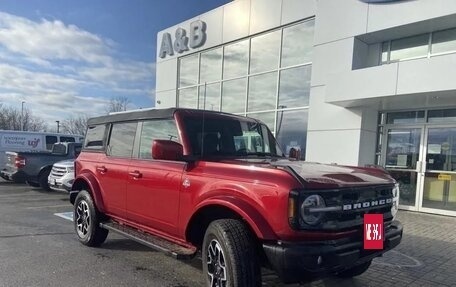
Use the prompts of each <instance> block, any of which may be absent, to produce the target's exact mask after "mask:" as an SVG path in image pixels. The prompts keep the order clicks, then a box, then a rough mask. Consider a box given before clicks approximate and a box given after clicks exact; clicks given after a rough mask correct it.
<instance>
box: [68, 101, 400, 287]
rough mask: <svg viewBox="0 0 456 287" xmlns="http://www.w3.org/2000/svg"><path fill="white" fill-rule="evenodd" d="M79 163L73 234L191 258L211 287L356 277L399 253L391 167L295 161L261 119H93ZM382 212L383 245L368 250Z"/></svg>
mask: <svg viewBox="0 0 456 287" xmlns="http://www.w3.org/2000/svg"><path fill="white" fill-rule="evenodd" d="M88 126H89V127H88V131H87V135H86V139H85V143H84V147H83V150H82V152H81V154H80V156H79V157H78V159H77V160H76V162H75V170H76V179H75V182H74V184H73V187H72V192H71V194H70V200H71V203H72V204H73V205H74V227H75V231H76V234H77V236H78V238H79V241H80V242H82V243H83V244H85V245H87V246H99V245H100V244H102V243H103V242H104V241H105V239H106V237H107V235H108V231H114V232H118V233H121V234H122V235H124V236H127V237H129V238H131V239H133V240H136V241H139V242H140V243H143V244H146V245H148V246H150V247H153V248H155V249H158V250H160V251H163V252H166V253H168V254H170V255H172V256H174V257H176V258H181V259H184V258H191V257H193V256H194V255H195V254H198V251H199V250H201V256H202V264H203V274H204V277H205V282H206V285H207V286H236V287H241V286H242V287H244V286H261V272H260V268H261V267H262V266H264V267H267V268H271V269H273V270H275V271H276V272H277V274H278V275H279V277H280V278H281V279H282V280H283V281H284V282H298V281H307V280H309V279H313V278H316V277H321V276H327V275H331V274H336V275H338V276H342V277H351V276H356V275H359V274H361V273H363V272H364V271H366V270H367V269H368V268H369V265H370V264H371V262H372V259H373V258H375V257H377V256H381V255H382V254H383V253H384V252H386V251H388V250H390V249H392V248H394V247H395V246H397V245H398V244H399V243H400V241H401V238H402V225H401V224H400V223H399V222H398V221H395V220H394V217H395V215H396V212H397V204H398V196H399V190H398V187H397V186H396V185H395V181H394V180H393V179H392V178H391V177H390V176H389V175H388V174H387V173H386V172H385V171H383V170H381V169H376V168H360V167H348V166H339V165H323V164H317V163H309V162H303V161H296V160H291V159H287V158H286V157H284V155H283V153H282V152H281V150H280V148H279V146H278V144H277V142H276V140H275V139H274V137H273V135H272V134H271V132H270V131H269V129H268V128H267V127H266V125H264V124H263V123H262V122H260V121H257V120H255V119H252V118H246V117H242V116H236V115H231V114H226V113H221V112H212V111H202V110H190V109H174V108H173V109H163V110H142V111H135V112H129V113H118V114H113V115H108V116H102V117H97V118H92V119H90V120H89V122H88ZM365 214H382V215H383V220H384V232H383V234H384V236H383V246H384V247H383V249H381V250H367V249H364V248H363V238H364V236H363V230H364V229H363V217H364V215H365Z"/></svg>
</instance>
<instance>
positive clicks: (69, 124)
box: [61, 114, 89, 135]
mask: <svg viewBox="0 0 456 287" xmlns="http://www.w3.org/2000/svg"><path fill="white" fill-rule="evenodd" d="M88 119H89V117H87V115H85V114H83V115H79V116H77V117H69V118H67V119H65V120H64V121H63V122H62V123H61V127H62V131H63V132H65V133H70V134H75V135H85V133H86V131H87V121H88Z"/></svg>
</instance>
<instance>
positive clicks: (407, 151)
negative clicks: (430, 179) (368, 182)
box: [383, 127, 423, 210]
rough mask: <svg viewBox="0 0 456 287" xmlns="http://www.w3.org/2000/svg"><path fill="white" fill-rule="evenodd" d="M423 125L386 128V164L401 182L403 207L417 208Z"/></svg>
mask: <svg viewBox="0 0 456 287" xmlns="http://www.w3.org/2000/svg"><path fill="white" fill-rule="evenodd" d="M422 139H423V128H422V127H400V128H388V129H386V136H385V140H386V143H385V144H384V145H383V146H384V147H385V148H384V150H383V153H384V156H383V159H384V166H385V168H386V169H387V170H388V171H389V173H390V174H391V176H393V177H394V178H395V179H396V180H397V182H398V183H399V188H400V201H399V204H400V205H401V208H403V209H411V210H416V209H417V203H418V201H417V197H416V195H417V191H419V187H420V176H419V175H420V172H421V166H422V164H421V162H422V153H421V152H420V151H421V150H422V146H423V144H422Z"/></svg>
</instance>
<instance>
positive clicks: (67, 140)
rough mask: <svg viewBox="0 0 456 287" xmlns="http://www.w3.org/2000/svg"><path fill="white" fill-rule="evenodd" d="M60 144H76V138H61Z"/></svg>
mask: <svg viewBox="0 0 456 287" xmlns="http://www.w3.org/2000/svg"><path fill="white" fill-rule="evenodd" d="M60 142H61V143H74V142H75V140H74V137H62V136H61V137H60Z"/></svg>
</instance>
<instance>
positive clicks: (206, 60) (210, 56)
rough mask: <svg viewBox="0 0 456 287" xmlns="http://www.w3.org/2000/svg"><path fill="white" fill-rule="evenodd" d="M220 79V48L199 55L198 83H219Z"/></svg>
mask: <svg viewBox="0 0 456 287" xmlns="http://www.w3.org/2000/svg"><path fill="white" fill-rule="evenodd" d="M221 78H222V48H218V49H214V50H210V51H207V52H204V53H201V67H200V83H202V84H204V83H209V82H214V81H219V80H220V79H221Z"/></svg>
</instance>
